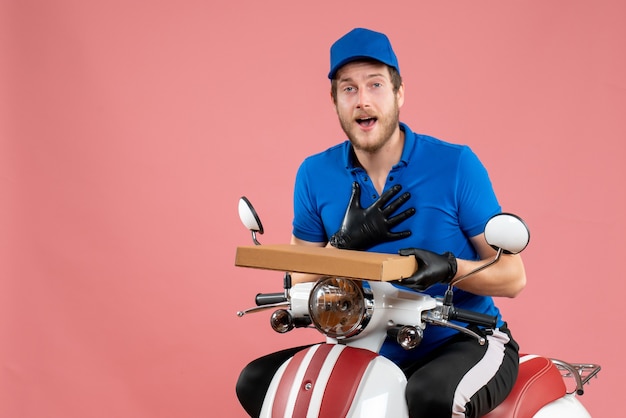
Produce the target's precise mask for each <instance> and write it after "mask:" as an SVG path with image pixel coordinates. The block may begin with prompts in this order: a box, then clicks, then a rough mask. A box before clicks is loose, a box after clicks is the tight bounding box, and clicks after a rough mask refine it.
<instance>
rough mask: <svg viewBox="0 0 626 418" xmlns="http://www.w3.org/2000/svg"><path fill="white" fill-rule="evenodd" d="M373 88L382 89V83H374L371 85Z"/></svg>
mask: <svg viewBox="0 0 626 418" xmlns="http://www.w3.org/2000/svg"><path fill="white" fill-rule="evenodd" d="M372 86H373V87H382V86H383V83H374V84H372Z"/></svg>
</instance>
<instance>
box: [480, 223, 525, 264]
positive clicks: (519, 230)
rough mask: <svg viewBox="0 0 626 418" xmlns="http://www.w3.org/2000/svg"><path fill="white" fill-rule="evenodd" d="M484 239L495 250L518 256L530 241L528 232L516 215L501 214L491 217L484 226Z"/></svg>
mask: <svg viewBox="0 0 626 418" xmlns="http://www.w3.org/2000/svg"><path fill="white" fill-rule="evenodd" d="M485 239H486V240H487V243H488V244H489V245H491V246H492V247H493V248H495V249H496V250H497V249H499V248H501V249H502V251H504V252H505V253H507V254H518V253H520V252H522V251H523V250H524V248H526V246H527V245H528V242H529V241H530V231H529V230H528V227H527V226H526V224H525V223H524V221H523V220H522V219H521V218H520V217H519V216H517V215H513V214H510V213H501V214H499V215H495V216H493V217H492V218H491V219H489V221H488V222H487V225H485Z"/></svg>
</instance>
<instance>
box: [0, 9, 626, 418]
mask: <svg viewBox="0 0 626 418" xmlns="http://www.w3.org/2000/svg"><path fill="white" fill-rule="evenodd" d="M216 3H220V4H224V5H221V6H212V5H211V4H216ZM298 4H300V3H299V2H293V1H292V2H287V1H284V2H278V1H274V2H269V3H268V2H258V1H231V2H207V1H196V0H177V1H165V0H162V1H128V0H123V1H122V0H114V1H107V2H85V1H79V0H58V1H55V2H48V1H35V0H32V1H10V0H9V1H6V0H5V1H3V2H1V3H0V48H1V49H0V59H1V60H2V62H1V63H0V89H1V90H0V141H1V142H0V146H1V149H0V186H1V189H0V202H1V204H0V247H1V249H2V251H1V253H0V254H1V256H2V259H1V260H0V416H2V417H7V418H18V417H27V418H35V417H37V418H41V417H63V418H84V417H102V418H105V417H106V418H109V417H117V418H126V417H128V418H130V417H132V418H138V417H150V418H159V417H168V418H169V417H190V418H191V417H206V416H219V417H225V416H228V417H241V416H243V414H242V412H241V411H240V409H239V407H238V404H237V402H236V399H235V396H234V384H235V380H236V378H237V375H238V371H239V370H240V369H241V367H243V365H244V364H245V363H246V362H247V361H249V360H250V359H252V358H254V357H256V356H259V355H261V354H264V353H267V352H270V351H272V350H274V349H276V348H278V347H286V346H290V345H294V344H297V343H303V342H308V341H313V340H315V339H317V338H318V336H317V335H316V334H315V333H313V332H301V333H292V334H290V335H286V336H278V335H276V334H274V333H273V332H272V331H270V330H269V327H268V326H267V315H257V316H251V317H247V318H243V319H238V318H237V317H236V316H235V312H236V311H237V310H238V309H241V308H244V307H248V306H249V305H250V304H251V302H252V299H253V295H254V294H256V293H257V292H260V291H274V290H276V289H278V287H279V286H280V281H281V276H280V274H277V273H269V272H264V273H260V274H259V273H256V272H255V271H253V270H245V269H238V268H235V267H234V265H233V261H234V254H235V248H236V246H237V245H248V244H249V237H248V234H247V232H246V231H244V230H243V227H241V226H240V224H239V220H238V218H237V213H236V207H237V199H238V198H239V196H241V195H242V194H245V195H247V196H248V197H249V198H250V199H251V200H252V201H253V202H254V203H255V205H256V207H257V209H258V211H259V212H260V214H261V216H262V218H263V220H264V223H265V226H266V229H267V233H266V234H265V235H264V236H262V237H261V238H262V241H264V242H267V243H284V242H287V240H288V238H289V235H290V221H291V193H292V183H293V178H294V174H295V170H296V168H297V166H298V164H299V163H300V161H301V160H302V159H303V158H304V157H305V156H306V155H308V154H310V153H312V152H315V151H319V150H322V149H324V148H326V147H328V146H330V145H332V144H334V143H336V142H338V141H339V140H341V139H342V138H343V136H342V133H341V132H340V129H339V127H338V123H337V121H336V117H335V115H334V113H333V109H332V107H331V105H330V101H329V99H328V87H329V86H328V84H329V83H328V80H327V79H326V78H325V74H326V72H327V66H328V63H327V61H328V48H329V46H330V44H331V42H332V41H333V40H334V39H336V38H337V37H338V36H340V35H341V34H343V33H344V32H346V31H347V30H349V29H351V28H352V27H355V26H368V27H371V28H373V29H377V30H381V31H384V32H386V33H387V34H388V35H389V36H390V37H391V39H392V41H393V42H394V44H395V48H396V50H397V53H398V55H399V57H400V63H401V67H402V72H403V75H404V77H405V82H406V88H407V102H406V104H405V107H404V108H403V111H402V119H403V120H404V121H406V122H407V123H409V124H410V125H411V126H412V127H413V128H414V130H417V131H420V132H425V133H429V134H432V135H436V136H439V137H441V138H443V139H446V140H449V141H453V142H461V143H468V144H470V145H471V146H472V147H473V148H474V149H475V151H476V152H477V153H478V154H479V155H480V157H481V158H482V159H483V162H484V163H485V164H486V165H487V167H488V168H489V170H490V172H491V175H492V179H493V181H494V184H495V187H496V189H497V192H498V194H499V196H500V200H501V202H502V204H503V206H504V208H505V210H508V211H514V212H516V213H519V214H520V215H522V216H523V217H524V218H525V219H526V221H527V222H528V224H529V226H530V228H531V230H532V238H531V245H530V247H529V248H528V250H527V252H526V255H525V261H526V265H527V270H528V276H529V284H528V287H527V289H526V290H525V292H524V293H523V294H522V295H521V296H520V297H519V298H517V299H515V300H502V301H500V302H499V303H500V305H501V307H502V309H503V310H504V311H505V315H506V317H507V318H508V320H509V322H510V324H511V327H512V328H513V330H514V332H515V334H516V336H517V337H518V340H519V341H520V343H521V345H522V349H523V350H524V351H529V352H538V353H543V354H546V355H549V356H554V357H560V358H563V359H566V360H570V361H579V362H580V361H590V362H591V361H593V362H598V363H601V364H602V366H603V368H604V370H603V371H602V373H601V376H600V379H598V380H596V381H594V382H593V384H592V386H591V387H590V388H589V390H588V392H587V394H586V395H585V396H584V398H583V400H584V402H585V403H586V404H587V405H588V407H589V409H590V411H591V412H592V413H593V414H594V416H616V412H615V411H617V410H618V409H620V410H621V408H620V406H621V405H620V402H619V397H618V388H620V387H623V384H622V380H623V373H624V372H625V371H626V370H625V366H624V363H623V360H622V359H621V353H622V351H623V350H622V349H621V347H620V344H618V343H617V342H616V341H614V338H616V337H618V336H619V334H618V333H619V331H620V330H621V328H622V327H621V324H620V322H621V320H622V319H623V316H624V304H623V301H622V299H621V298H619V297H618V295H620V294H621V293H622V292H623V290H624V280H623V278H622V277H621V276H622V275H623V274H622V272H621V271H618V269H619V270H621V265H622V264H623V263H621V260H622V259H623V256H624V251H625V250H626V245H625V240H624V234H625V232H626V228H625V225H626V223H625V221H624V213H626V208H625V204H624V197H625V196H624V195H625V193H624V185H623V183H624V179H625V178H626V176H625V172H624V171H625V170H624V160H625V157H626V155H625V152H624V144H623V142H624V138H625V137H626V123H625V122H624V114H625V109H626V82H625V81H624V80H625V78H624V74H626V26H625V25H624V24H623V17H624V15H625V12H626V7H625V6H624V3H623V2H619V1H617V0H616V1H608V0H604V1H595V2H582V1H551V2H546V1H526V2H502V1H484V2H432V1H403V2H387V3H384V2H383V3H381V2H379V1H376V2H375V1H368V0H366V1H361V2H358V3H357V2H354V3H353V4H344V3H341V2H336V1H331V0H321V1H317V2H313V3H307V5H306V6H300V5H298ZM611 337H612V338H611Z"/></svg>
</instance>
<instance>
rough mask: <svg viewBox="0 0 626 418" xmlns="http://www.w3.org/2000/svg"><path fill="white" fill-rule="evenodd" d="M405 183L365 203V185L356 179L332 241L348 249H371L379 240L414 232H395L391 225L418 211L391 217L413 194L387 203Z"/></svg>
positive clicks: (392, 238) (338, 246)
mask: <svg viewBox="0 0 626 418" xmlns="http://www.w3.org/2000/svg"><path fill="white" fill-rule="evenodd" d="M401 189H402V186H400V185H396V186H393V187H392V188H391V189H389V190H387V191H386V192H385V193H383V194H382V195H381V196H380V197H379V198H378V200H377V201H375V202H374V203H373V204H372V206H370V207H368V208H367V209H363V208H362V207H361V187H360V186H359V183H357V182H356V181H355V182H354V183H352V196H351V197H350V203H349V204H348V209H347V210H346V214H345V215H344V218H343V223H342V224H341V228H340V229H339V231H337V232H335V233H334V234H333V236H332V237H330V245H332V246H333V247H336V248H342V249H348V250H367V249H368V248H371V247H373V246H374V245H376V244H380V243H383V242H387V241H395V240H399V239H402V238H406V237H408V236H409V235H411V231H402V232H391V228H392V227H394V226H396V225H398V224H399V223H400V222H402V221H404V220H405V219H407V218H410V217H411V216H413V215H414V214H415V208H410V209H407V210H405V211H404V212H402V213H400V214H398V215H396V216H393V217H391V215H392V214H393V213H394V212H395V211H396V210H397V209H398V208H399V207H400V206H402V205H403V204H404V203H405V202H406V201H407V200H409V198H410V197H411V194H410V193H408V192H407V193H404V194H402V195H401V196H400V197H398V198H397V199H395V200H394V201H392V202H391V203H389V204H388V205H387V206H385V205H386V204H387V202H389V201H390V200H391V198H393V197H394V196H395V195H397V194H398V193H399V192H400V190H401Z"/></svg>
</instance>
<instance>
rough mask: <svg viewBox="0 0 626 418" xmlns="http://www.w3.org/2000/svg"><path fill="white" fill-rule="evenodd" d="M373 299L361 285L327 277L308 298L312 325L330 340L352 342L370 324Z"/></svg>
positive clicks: (351, 281)
mask: <svg viewBox="0 0 626 418" xmlns="http://www.w3.org/2000/svg"><path fill="white" fill-rule="evenodd" d="M373 306H374V302H373V298H372V293H371V291H369V289H363V286H362V283H361V282H360V281H355V280H350V279H346V278H343V277H325V278H322V279H320V280H319V281H318V282H317V284H316V285H315V286H314V287H313V290H312V291H311V294H310V296H309V313H310V314H311V320H312V321H313V325H315V327H316V328H317V329H318V330H320V331H321V332H322V333H324V334H326V335H328V336H329V337H331V338H336V339H342V338H349V337H353V336H355V335H357V334H358V333H360V332H361V331H362V330H363V329H364V328H365V326H366V325H367V323H368V322H369V320H370V318H371V316H372V311H373Z"/></svg>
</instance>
